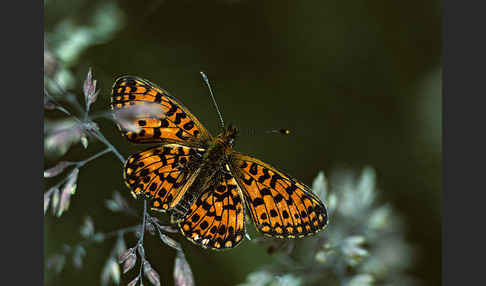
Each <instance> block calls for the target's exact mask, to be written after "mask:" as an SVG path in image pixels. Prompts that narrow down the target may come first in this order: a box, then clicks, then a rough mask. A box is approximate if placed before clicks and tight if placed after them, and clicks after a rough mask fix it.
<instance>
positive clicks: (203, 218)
mask: <svg viewBox="0 0 486 286" xmlns="http://www.w3.org/2000/svg"><path fill="white" fill-rule="evenodd" d="M240 194H241V190H240V189H239V187H238V184H237V182H236V180H235V178H234V177H233V176H232V175H231V174H230V173H223V172H221V173H217V174H216V175H215V178H213V179H212V180H211V183H210V185H209V186H208V187H207V188H206V189H205V191H204V192H203V194H202V195H201V196H200V197H199V198H198V199H197V200H196V201H195V202H194V203H193V204H192V205H191V207H190V212H189V213H188V215H187V216H186V217H185V218H184V219H183V220H182V221H181V222H180V223H179V226H180V228H181V231H182V233H183V234H184V235H185V236H186V237H187V238H189V239H190V240H191V241H192V242H194V243H196V244H198V245H201V246H203V247H208V248H212V249H225V248H232V247H235V246H236V245H238V244H239V243H240V242H241V241H242V240H243V237H244V235H245V220H244V218H245V215H244V207H243V202H242V198H241V195H240Z"/></svg>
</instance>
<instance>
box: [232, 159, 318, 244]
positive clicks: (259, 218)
mask: <svg viewBox="0 0 486 286" xmlns="http://www.w3.org/2000/svg"><path fill="white" fill-rule="evenodd" d="M230 161H231V169H232V172H233V173H234V175H235V177H236V180H237V181H238V184H239V186H240V187H241V189H242V190H243V194H244V197H245V201H246V205H247V207H248V209H249V210H250V213H251V216H252V218H253V221H254V222H255V225H256V227H257V228H258V229H259V230H260V231H261V232H262V233H263V234H265V235H268V236H273V237H279V238H287V237H301V236H305V235H309V234H313V233H316V232H318V231H320V230H322V229H323V228H324V227H325V226H326V225H327V210H326V207H325V206H324V204H323V203H322V202H321V201H320V200H319V199H318V198H317V197H316V196H315V195H314V194H313V193H312V191H311V190H310V188H309V187H307V186H305V185H304V184H302V183H300V182H298V181H296V180H295V179H293V178H292V177H290V176H288V175H285V174H284V173H283V172H281V171H278V170H277V169H275V168H273V167H271V166H269V165H268V164H266V163H264V162H262V161H260V160H258V159H256V158H252V157H250V156H245V155H243V154H240V153H236V152H235V153H233V154H232V155H231V157H230Z"/></svg>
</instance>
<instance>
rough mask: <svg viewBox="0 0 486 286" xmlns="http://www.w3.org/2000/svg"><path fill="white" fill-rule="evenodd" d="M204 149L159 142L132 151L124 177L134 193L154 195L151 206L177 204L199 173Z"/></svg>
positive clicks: (156, 208)
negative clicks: (140, 149)
mask: <svg viewBox="0 0 486 286" xmlns="http://www.w3.org/2000/svg"><path fill="white" fill-rule="evenodd" d="M204 152H205V149H202V148H192V147H188V146H183V145H179V144H166V145H163V146H156V147H152V148H149V149H147V150H145V151H142V152H140V153H137V154H135V155H132V156H131V157H129V158H128V159H127V162H126V163H125V167H124V178H125V182H126V183H127V185H128V187H129V188H130V190H131V191H132V195H133V196H134V197H135V198H137V197H139V196H141V195H145V196H146V197H148V198H150V199H152V200H151V201H152V209H154V210H158V211H165V210H168V209H170V208H172V207H173V206H175V205H176V204H177V203H178V202H179V200H180V199H181V198H182V196H183V195H184V193H185V192H186V190H187V188H188V187H189V186H190V184H191V182H192V181H193V176H196V175H197V173H198V172H197V170H198V169H199V166H200V165H201V162H202V157H203V154H204Z"/></svg>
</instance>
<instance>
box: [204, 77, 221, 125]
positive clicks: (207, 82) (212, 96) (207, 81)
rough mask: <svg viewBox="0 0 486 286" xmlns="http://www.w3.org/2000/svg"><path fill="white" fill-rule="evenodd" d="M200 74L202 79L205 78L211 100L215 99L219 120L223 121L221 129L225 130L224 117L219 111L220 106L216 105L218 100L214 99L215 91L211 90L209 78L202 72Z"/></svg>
mask: <svg viewBox="0 0 486 286" xmlns="http://www.w3.org/2000/svg"><path fill="white" fill-rule="evenodd" d="M199 73H200V74H201V77H202V78H203V80H204V82H205V83H206V85H207V86H208V88H209V93H210V94H211V98H212V99H213V104H214V107H216V111H217V112H218V116H219V120H220V121H221V128H222V129H223V130H224V121H223V115H221V111H219V107H218V104H217V103H216V99H215V98H214V94H213V89H212V88H211V85H210V84H209V80H208V77H207V76H206V74H205V73H204V72H202V71H201V72H199Z"/></svg>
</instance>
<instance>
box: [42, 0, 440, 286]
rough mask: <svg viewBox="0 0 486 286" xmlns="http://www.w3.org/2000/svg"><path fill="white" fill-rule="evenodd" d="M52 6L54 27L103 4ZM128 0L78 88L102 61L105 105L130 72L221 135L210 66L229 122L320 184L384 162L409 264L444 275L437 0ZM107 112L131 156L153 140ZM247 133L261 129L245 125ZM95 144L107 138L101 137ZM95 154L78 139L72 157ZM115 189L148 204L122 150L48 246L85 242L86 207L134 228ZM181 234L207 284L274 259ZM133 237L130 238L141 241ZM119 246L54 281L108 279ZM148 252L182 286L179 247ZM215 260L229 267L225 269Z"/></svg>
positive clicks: (244, 142)
mask: <svg viewBox="0 0 486 286" xmlns="http://www.w3.org/2000/svg"><path fill="white" fill-rule="evenodd" d="M51 2H54V4H53V3H50V4H51V5H50V6H48V7H46V8H45V10H44V14H45V29H46V30H49V29H50V28H51V27H52V26H53V25H54V24H55V23H56V21H58V20H59V19H58V18H59V17H62V16H63V13H59V11H61V12H62V11H65V15H64V16H65V17H72V18H73V20H74V21H75V22H79V23H82V22H83V19H84V18H85V15H89V13H90V12H91V8H92V6H93V5H94V3H95V1H88V2H87V3H83V4H82V5H81V4H78V5H77V6H76V5H74V6H69V5H66V4H63V3H61V2H59V1H57V2H56V1H51ZM117 3H118V5H119V7H120V8H121V10H122V11H123V13H124V15H125V24H124V26H123V28H122V29H121V30H120V31H119V32H118V33H117V34H116V35H115V37H114V38H113V39H112V40H110V41H107V42H106V43H101V44H98V45H95V46H92V47H90V48H89V49H87V50H86V51H85V52H84V53H83V55H82V57H81V60H80V61H79V63H78V64H77V65H76V66H75V67H74V68H72V71H73V72H74V74H75V78H76V79H77V80H78V87H79V88H78V90H81V89H80V88H81V83H82V80H83V79H84V77H85V74H86V72H87V70H88V67H92V68H93V71H94V75H95V78H96V79H98V81H99V87H100V88H101V93H100V95H99V99H98V101H97V102H96V104H95V105H94V106H93V109H94V110H95V111H102V110H105V109H107V107H108V102H109V94H110V87H111V85H112V83H113V81H114V79H115V78H116V77H118V76H120V75H123V74H132V75H137V76H140V77H143V78H146V79H149V80H150V81H152V82H154V83H156V84H158V85H159V86H161V87H163V88H165V89H167V90H169V91H170V92H171V93H172V94H173V95H175V96H176V97H177V98H179V99H180V100H181V101H182V102H183V103H184V104H185V105H186V106H188V107H189V108H190V109H191V111H192V112H193V113H194V114H196V115H197V116H198V118H199V120H200V121H201V122H202V123H203V124H204V125H205V126H206V127H207V129H209V130H210V131H211V132H212V133H213V134H216V133H217V132H218V131H219V122H218V119H217V114H216V112H215V110H214V108H213V107H212V105H211V101H210V99H209V97H208V91H207V89H206V88H205V87H204V85H203V83H202V80H201V78H200V76H199V71H200V70H204V71H205V72H206V73H207V75H208V76H209V78H210V80H211V82H212V84H213V89H214V92H215V96H216V99H217V101H218V104H219V106H220V108H221V110H222V113H223V116H224V119H225V121H226V123H230V122H231V123H233V124H235V125H237V126H239V128H240V129H241V130H242V134H241V136H240V138H239V140H238V141H237V145H236V149H237V150H238V151H240V152H244V153H248V154H252V155H254V156H256V157H258V158H261V159H262V160H264V161H265V162H268V163H270V164H272V165H274V166H277V167H278V168H280V169H283V170H285V171H287V172H288V173H290V174H292V175H293V176H295V177H297V178H299V179H301V180H302V181H303V182H305V183H306V184H309V185H310V184H311V183H312V180H313V179H314V178H315V176H316V175H317V172H318V171H319V170H324V171H325V172H326V173H330V172H332V171H333V170H335V169H337V168H342V167H346V168H355V169H357V170H359V169H361V168H362V167H363V166H372V167H374V168H375V169H376V172H377V180H378V186H379V188H380V190H382V192H381V193H380V199H379V200H380V201H381V202H391V203H392V205H393V206H394V208H395V210H396V211H397V212H398V213H399V214H400V215H402V216H403V218H404V220H405V223H406V229H407V232H406V233H407V239H408V241H409V242H410V244H411V245H412V246H414V247H415V248H416V250H417V259H416V260H415V263H414V264H413V265H412V268H411V272H410V274H412V275H414V276H415V277H417V278H419V279H420V280H422V281H423V282H424V283H425V284H426V285H438V284H439V283H440V282H441V276H440V271H441V268H440V261H441V238H440V232H441V215H442V214H441V143H440V142H441V129H442V127H441V88H440V86H441V34H440V30H441V3H440V2H439V1H426V2H424V1H408V2H405V3H404V2H396V1H394V2H389V1H373V3H369V1H346V2H344V1H300V2H297V1H295V3H294V1H289V2H288V3H285V2H284V1H265V2H264V3H260V2H258V1H204V2H203V1H117ZM78 6H79V7H78ZM51 7H53V8H52V9H53V10H55V12H56V13H54V12H52V16H51V14H50V13H51V12H50V11H51V10H50V9H51ZM78 8H79V9H78ZM73 10H74V12H73ZM99 122H100V126H101V128H102V130H103V131H104V134H105V135H106V136H107V137H108V138H109V139H110V140H111V142H113V143H114V144H115V146H117V148H119V150H121V152H122V153H123V154H124V155H125V156H128V155H129V154H131V153H133V152H136V151H137V150H141V149H143V148H145V147H146V146H137V145H133V144H130V143H128V142H127V141H126V140H125V139H124V138H122V137H121V135H120V134H119V133H118V132H117V130H116V128H115V126H114V124H113V123H111V122H109V121H106V120H105V121H103V120H100V121H99ZM281 127H285V128H289V129H291V130H292V136H287V137H282V136H275V135H264V131H266V130H269V129H275V128H281ZM249 130H254V133H255V135H251V136H250V135H246V134H247V133H252V132H250V131H249ZM90 144H92V146H91V147H90V148H93V149H96V148H97V149H99V150H101V149H102V148H103V147H102V146H101V144H99V143H95V141H94V140H93V141H90ZM92 152H94V151H92ZM89 154H92V153H91V152H90V153H89ZM89 154H86V153H85V151H84V149H82V147H79V146H76V147H75V148H73V149H72V150H71V151H70V153H69V156H71V157H70V158H76V157H77V158H85V157H87V155H89ZM53 162H54V161H49V160H46V163H45V164H46V166H50V164H53ZM113 190H119V191H120V192H121V193H122V194H123V195H124V196H125V197H126V198H127V200H129V201H130V202H132V203H133V205H135V206H137V207H140V206H139V205H140V204H139V203H138V204H137V202H134V201H132V200H130V199H131V197H130V196H129V194H128V192H127V190H126V188H125V186H124V184H123V181H122V177H121V164H120V162H119V161H118V160H117V159H116V158H115V157H114V156H111V155H109V156H105V157H103V158H102V159H99V160H98V161H96V162H93V163H92V164H90V165H89V166H87V167H86V168H83V169H82V170H81V174H80V178H79V184H78V191H77V193H76V195H75V197H73V201H72V204H71V207H70V210H69V211H68V212H67V213H66V214H64V215H63V217H62V218H61V219H55V218H54V217H46V219H45V225H44V233H45V247H46V250H45V253H46V254H49V253H52V252H54V251H55V250H56V249H59V246H60V245H61V243H63V242H68V243H69V242H74V241H76V240H77V239H79V236H78V235H77V233H78V229H79V225H80V223H81V222H82V221H83V218H84V216H85V215H89V216H91V217H92V218H93V219H94V221H95V225H96V227H97V229H99V230H103V231H110V230H114V229H117V228H120V227H124V226H128V225H133V224H136V223H137V221H136V220H134V219H132V218H126V217H123V216H120V215H117V214H113V213H110V212H109V211H108V210H106V209H105V208H104V206H103V205H104V200H105V199H107V198H109V197H110V196H111V194H112V192H113ZM176 238H177V239H178V240H179V241H182V242H183V246H184V249H185V252H186V255H187V258H188V261H189V262H190V264H191V266H192V268H193V272H194V274H195V277H196V282H197V283H198V284H200V285H207V284H209V283H210V282H218V283H221V284H222V285H232V284H236V283H240V282H243V280H244V279H245V276H246V275H247V274H248V273H249V272H250V271H252V270H255V269H257V268H258V267H259V266H261V265H262V264H265V263H270V262H271V261H272V259H273V257H272V256H270V255H268V254H266V252H265V248H264V246H262V245H256V244H253V243H248V242H244V243H242V245H241V246H240V247H238V248H236V249H235V250H233V251H228V252H210V251H207V250H202V249H200V248H198V247H196V246H193V245H192V244H190V243H188V242H187V241H183V240H182V238H180V237H179V236H178V237H176ZM130 239H131V240H130ZM130 239H129V243H128V244H129V245H130V244H133V242H134V241H135V239H134V238H132V237H130ZM111 247H112V246H111V245H110V243H106V244H104V246H103V247H101V246H100V247H91V248H88V249H87V252H88V256H87V258H86V264H85V267H84V269H83V270H81V271H75V270H72V269H71V268H69V267H68V268H67V269H66V271H64V272H63V273H62V274H61V275H60V276H59V277H57V278H56V277H53V276H52V274H51V273H50V272H47V274H46V281H48V282H49V283H50V284H56V285H58V284H59V285H61V284H63V285H64V284H66V282H69V284H70V285H81V284H83V285H86V284H98V281H99V275H100V270H101V268H102V265H103V263H104V259H105V258H106V256H107V255H108V253H109V252H110V250H111ZM146 249H147V252H148V253H147V254H148V256H149V258H150V260H151V262H152V264H153V265H154V267H155V268H156V270H157V271H158V272H159V273H160V275H161V277H162V284H171V283H172V282H171V281H172V280H171V279H172V278H171V277H172V268H173V257H174V251H172V250H171V249H169V248H167V247H165V246H161V245H160V242H158V241H157V240H156V239H149V240H147V246H146ZM214 269H218V272H219V273H224V275H214Z"/></svg>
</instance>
